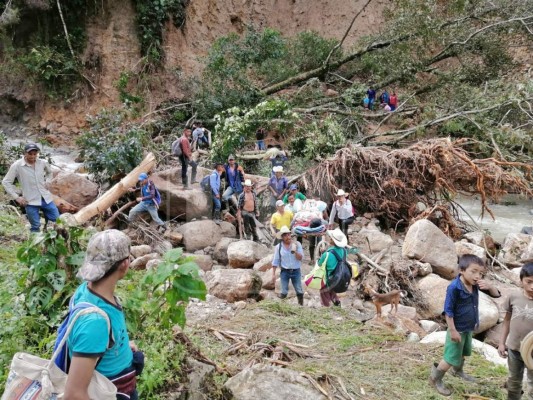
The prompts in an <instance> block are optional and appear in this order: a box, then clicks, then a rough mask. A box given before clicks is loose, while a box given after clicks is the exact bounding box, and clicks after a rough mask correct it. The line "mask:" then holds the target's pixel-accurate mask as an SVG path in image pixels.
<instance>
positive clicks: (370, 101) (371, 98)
mask: <svg viewBox="0 0 533 400" xmlns="http://www.w3.org/2000/svg"><path fill="white" fill-rule="evenodd" d="M366 94H367V95H368V108H369V109H370V110H373V109H374V103H375V101H376V91H375V90H374V89H373V88H372V86H370V87H369V88H368V90H367V91H366Z"/></svg>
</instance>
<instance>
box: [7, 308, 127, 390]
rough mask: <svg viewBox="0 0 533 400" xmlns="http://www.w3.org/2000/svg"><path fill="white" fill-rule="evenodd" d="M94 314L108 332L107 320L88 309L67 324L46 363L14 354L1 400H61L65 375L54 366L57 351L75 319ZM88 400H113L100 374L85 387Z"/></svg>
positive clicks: (112, 386) (110, 383)
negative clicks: (105, 323)
mask: <svg viewBox="0 0 533 400" xmlns="http://www.w3.org/2000/svg"><path fill="white" fill-rule="evenodd" d="M90 313H98V314H100V315H102V316H103V317H104V318H105V319H106V321H107V329H108V331H109V329H110V322H109V317H108V316H107V314H106V313H105V312H104V311H102V310H101V309H100V308H98V307H96V306H95V307H89V308H85V309H83V310H81V311H79V312H78V313H77V314H76V315H75V316H74V318H73V320H72V322H71V323H70V325H69V327H68V329H67V332H66V333H65V336H64V337H63V339H62V341H61V343H60V345H59V346H58V349H57V350H56V352H55V353H54V354H53V355H52V359H51V360H46V359H43V358H40V357H37V356H34V355H31V354H28V353H22V352H20V353H16V354H15V355H14V357H13V360H12V361H11V367H10V371H9V376H8V378H7V381H6V386H5V390H4V394H3V395H2V399H1V400H8V399H9V400H11V399H13V400H17V399H28V400H56V399H62V398H63V393H64V392H65V384H66V382H67V374H65V373H64V372H63V371H61V369H60V368H59V367H58V366H57V365H56V364H55V363H54V360H55V359H56V358H57V356H58V354H59V350H60V349H61V347H63V344H64V343H65V341H66V340H67V338H68V336H69V335H70V332H71V330H72V328H73V326H74V322H75V321H76V320H77V319H78V317H80V316H82V315H85V314H90ZM88 394H89V398H90V399H91V400H116V398H117V388H116V387H115V385H114V384H113V382H111V381H110V380H109V379H107V378H106V377H105V376H103V375H102V374H101V373H99V372H97V371H94V373H93V377H92V378H91V382H90V383H89V388H88Z"/></svg>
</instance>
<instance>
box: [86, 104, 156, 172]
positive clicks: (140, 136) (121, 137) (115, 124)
mask: <svg viewBox="0 0 533 400" xmlns="http://www.w3.org/2000/svg"><path fill="white" fill-rule="evenodd" d="M125 118H126V114H125V113H124V112H120V111H108V110H104V111H102V112H101V113H99V114H98V115H96V116H94V117H89V118H88V121H89V125H90V127H89V130H88V131H87V132H85V133H84V134H83V135H82V136H81V137H80V138H79V139H78V141H77V143H78V146H79V147H80V149H81V156H82V157H83V159H84V164H85V166H86V167H87V170H88V171H89V172H90V173H92V174H94V177H95V179H96V180H97V181H98V182H112V181H114V180H115V179H117V178H120V177H122V176H123V175H125V174H127V173H128V172H130V171H131V170H132V169H133V168H135V167H136V166H137V165H138V164H139V163H140V162H141V161H142V158H143V148H144V146H145V145H146V144H147V142H148V139H149V138H148V134H147V132H146V130H144V129H143V128H140V127H139V126H137V125H136V124H134V123H132V124H128V123H126V122H125Z"/></svg>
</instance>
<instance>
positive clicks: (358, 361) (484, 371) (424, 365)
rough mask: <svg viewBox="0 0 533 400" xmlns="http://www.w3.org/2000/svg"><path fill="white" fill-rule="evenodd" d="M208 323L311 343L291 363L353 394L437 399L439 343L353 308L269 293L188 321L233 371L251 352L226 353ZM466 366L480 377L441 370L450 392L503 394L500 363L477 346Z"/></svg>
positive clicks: (261, 337) (458, 397)
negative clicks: (359, 315) (432, 378)
mask: <svg viewBox="0 0 533 400" xmlns="http://www.w3.org/2000/svg"><path fill="white" fill-rule="evenodd" d="M208 327H212V328H215V329H218V330H222V331H224V330H227V331H233V332H240V333H246V334H249V337H250V338H251V339H250V340H252V339H253V340H254V341H261V342H262V343H270V342H273V341H276V340H284V341H288V342H291V343H298V344H302V345H306V346H309V350H310V352H311V353H314V354H319V355H321V356H322V357H323V358H313V357H307V358H299V357H294V361H293V362H291V363H290V367H289V368H291V369H294V370H297V371H302V372H306V373H308V374H310V375H311V376H313V377H314V378H315V379H321V378H324V377H338V378H340V379H341V381H342V382H343V384H344V385H345V387H346V389H347V390H348V392H349V393H350V394H351V395H352V396H353V397H355V398H365V399H376V400H377V399H380V400H382V399H402V400H404V399H408V400H410V399H412V400H431V399H434V400H440V399H442V397H441V396H440V395H439V394H438V393H437V392H436V391H435V390H434V389H433V388H431V387H430V386H429V383H428V377H429V371H430V367H431V365H432V363H433V362H436V361H438V360H440V359H441V358H442V351H443V349H442V347H441V346H431V345H422V344H419V343H407V342H405V338H404V336H403V335H402V334H398V333H395V332H394V331H392V330H388V329H386V328H375V327H370V326H365V325H364V324H362V323H360V322H359V321H357V320H356V318H355V314H354V313H352V311H351V310H350V309H337V308H320V309H310V308H307V307H299V306H297V305H293V304H290V303H288V302H284V301H276V300H274V301H270V300H269V301H263V302H259V303H256V304H249V305H248V306H247V307H246V308H245V309H244V310H242V311H240V312H239V313H237V314H236V315H235V316H234V317H233V318H231V319H227V318H223V317H218V318H212V319H209V320H206V321H204V322H202V325H197V326H194V327H190V328H188V330H187V333H188V334H189V336H190V337H191V338H192V339H193V341H194V343H195V344H196V345H198V346H199V347H200V349H201V351H202V352H204V354H206V355H208V356H209V357H211V358H212V359H213V360H214V361H216V362H217V363H219V365H220V366H223V367H227V368H228V370H230V371H232V372H234V373H236V372H238V371H240V370H241V368H243V366H244V365H245V364H246V362H247V361H248V360H249V359H250V353H249V352H246V351H243V352H240V353H237V354H232V355H228V354H226V353H225V351H226V349H227V348H228V347H229V345H230V344H228V343H224V342H222V341H220V340H218V339H217V338H216V337H215V336H214V335H212V334H211V333H209V332H208V330H207V329H206V328H208ZM465 370H466V372H468V373H470V374H472V375H474V376H475V377H476V378H478V379H479V382H478V383H475V384H472V383H465V382H463V381H461V380H460V379H458V378H455V377H452V376H450V375H446V377H445V381H446V383H447V384H449V385H450V387H452V388H453V390H454V393H453V395H452V396H451V397H449V398H450V399H452V400H464V399H465V398H468V396H467V395H468V394H477V395H479V396H484V397H488V398H491V399H495V400H503V399H505V392H504V390H503V389H502V385H503V383H504V381H505V376H506V371H505V368H502V367H496V366H494V365H493V364H491V363H489V362H488V361H486V360H485V359H484V358H483V357H482V356H480V355H478V354H474V355H473V356H472V357H470V358H469V359H468V360H467V363H466V366H465ZM219 379H222V378H221V377H219ZM363 392H364V393H365V395H362V394H361V393H363Z"/></svg>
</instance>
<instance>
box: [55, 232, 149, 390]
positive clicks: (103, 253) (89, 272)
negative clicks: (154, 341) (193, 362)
mask: <svg viewBox="0 0 533 400" xmlns="http://www.w3.org/2000/svg"><path fill="white" fill-rule="evenodd" d="M129 266H130V239H129V238H128V236H126V235H125V234H124V233H122V232H120V231H117V230H115V229H110V230H107V231H103V232H98V233H97V234H96V235H94V236H93V237H92V238H91V240H90V241H89V244H88V246H87V253H86V255H85V260H84V262H83V265H82V267H81V268H80V270H79V272H78V276H79V277H80V278H82V279H83V280H84V281H85V282H83V283H82V284H81V285H80V286H79V287H78V289H76V292H75V293H74V296H73V298H72V302H73V305H76V304H78V303H80V302H86V303H90V304H93V305H95V306H97V307H98V308H100V309H101V310H102V311H104V312H105V313H106V314H107V316H108V317H109V320H110V322H111V330H112V332H111V334H110V332H109V331H108V328H107V321H106V320H105V318H104V317H103V316H102V315H99V314H96V313H91V314H87V315H83V316H80V317H79V318H78V319H77V320H76V322H75V323H74V328H73V329H72V332H71V334H70V335H69V337H68V340H67V346H68V350H69V357H70V360H71V361H70V368H69V371H68V378H67V383H66V386H65V398H68V399H70V398H72V399H74V398H76V399H77V398H88V392H87V388H88V387H89V383H90V381H91V377H92V375H93V372H94V370H96V371H98V372H100V373H101V374H103V375H104V376H105V377H107V378H109V379H110V380H112V381H113V383H114V384H115V386H117V391H118V393H119V394H118V395H117V399H130V400H136V399H138V395H137V391H136V375H137V373H136V371H139V369H138V368H139V365H138V362H139V361H138V360H139V358H140V359H141V360H142V359H143V356H142V353H140V352H138V349H137V347H136V346H135V344H134V343H133V342H130V341H129V337H128V332H127V330H126V319H125V316H124V312H123V310H122V306H121V304H120V303H119V301H118V299H117V298H116V297H115V288H116V285H117V282H118V281H119V280H120V279H122V278H123V277H124V276H125V275H126V273H127V272H128V269H129ZM141 370H142V368H141ZM123 394H124V395H123Z"/></svg>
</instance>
